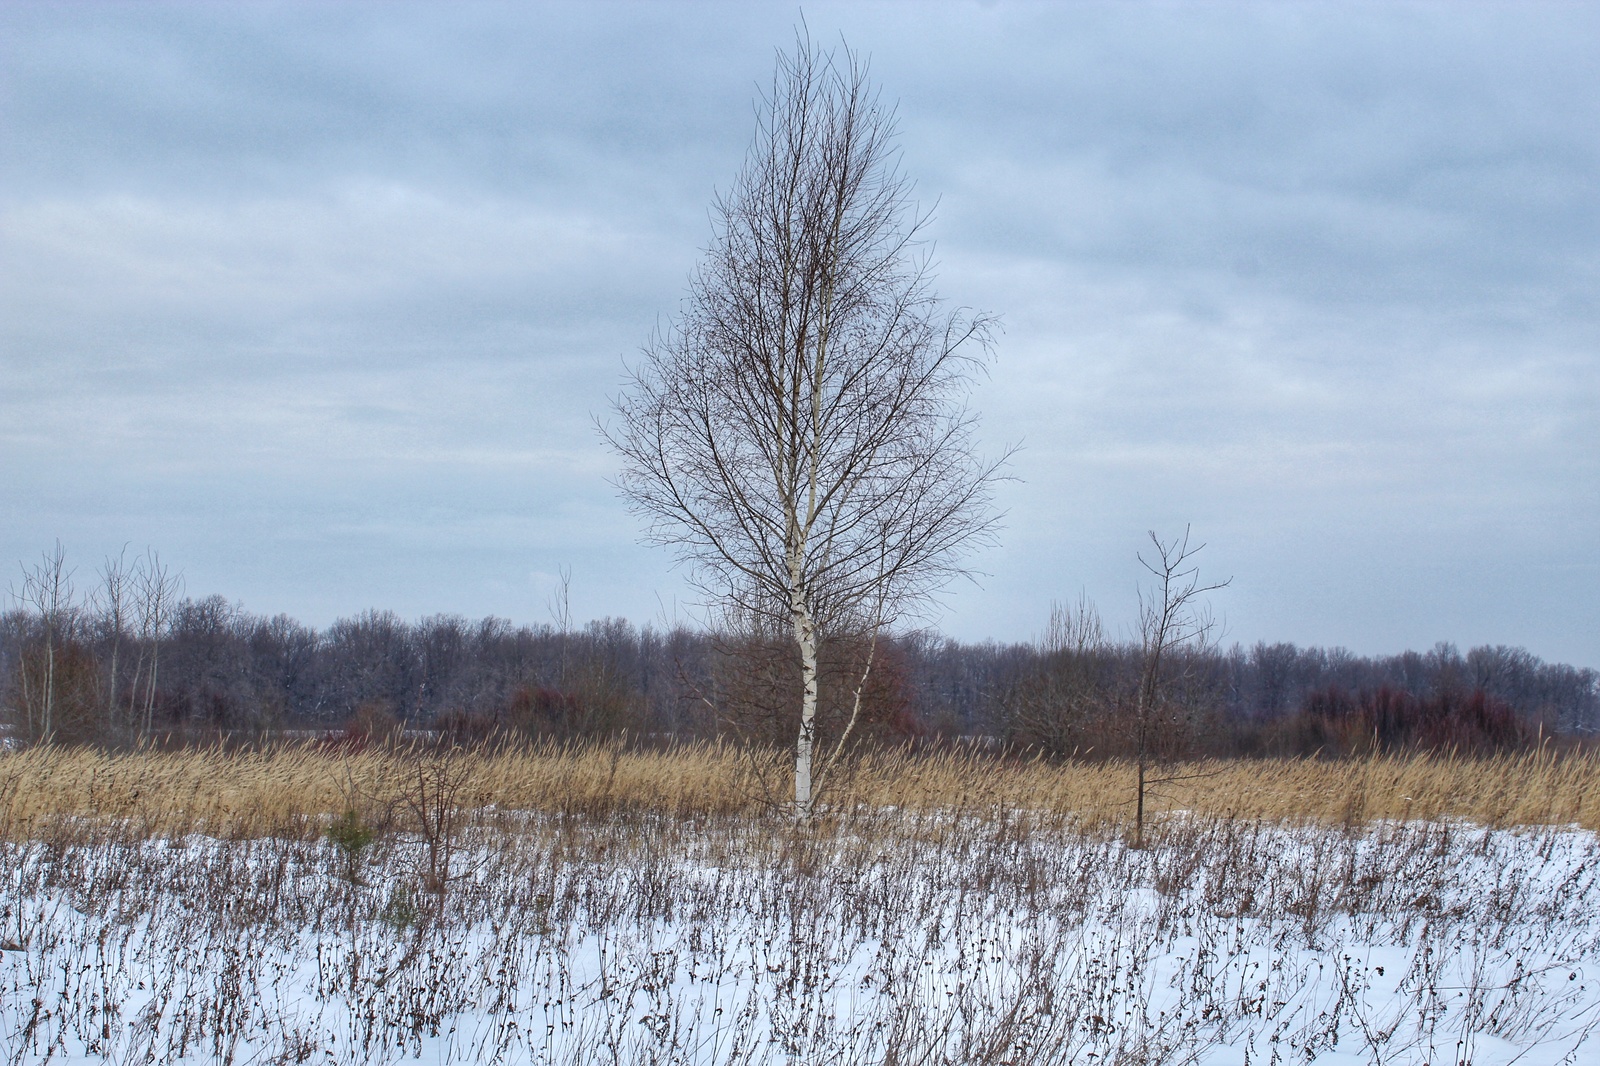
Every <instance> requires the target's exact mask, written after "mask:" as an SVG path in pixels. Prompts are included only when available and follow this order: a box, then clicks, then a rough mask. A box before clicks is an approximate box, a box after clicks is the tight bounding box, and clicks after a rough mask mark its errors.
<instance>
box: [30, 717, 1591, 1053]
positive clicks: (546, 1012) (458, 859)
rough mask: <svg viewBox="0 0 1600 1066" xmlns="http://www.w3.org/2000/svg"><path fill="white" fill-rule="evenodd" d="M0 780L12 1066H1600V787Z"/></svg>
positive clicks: (732, 761)
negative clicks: (591, 1065) (1152, 790)
mask: <svg viewBox="0 0 1600 1066" xmlns="http://www.w3.org/2000/svg"><path fill="white" fill-rule="evenodd" d="M1167 776H1168V777H1170V778H1175V780H1169V781H1167V782H1166V783H1165V784H1163V785H1162V786H1160V788H1159V789H1158V791H1157V794H1156V800H1157V803H1156V809H1157V811H1158V814H1157V815H1156V817H1155V818H1154V820H1153V824H1152V825H1151V827H1150V828H1149V831H1148V834H1147V839H1146V840H1145V842H1144V846H1143V847H1134V846H1131V843H1130V840H1129V836H1128V827H1127V824H1126V813H1127V809H1128V807H1129V802H1128V801H1129V800H1131V773H1130V771H1129V770H1128V768H1127V767H1125V766H1119V765H1114V764H1111V765H1100V766H1052V765H1047V764H1043V763H1037V762H1000V761H993V760H987V759H984V758H980V757H961V756H955V755H944V756H934V757H924V758H911V757H905V756H880V757H878V758H877V759H875V760H869V761H866V762H863V763H862V764H860V765H858V766H856V767H853V768H852V769H851V771H850V772H849V773H848V775H846V776H841V778H840V779H839V780H838V781H836V782H835V783H834V787H833V789H832V792H831V793H830V794H829V796H828V797H827V798H828V800H829V803H830V806H829V812H828V813H827V814H825V815H824V816H822V817H820V818H818V819H817V820H816V821H815V822H814V823H812V824H809V825H805V826H797V825H795V824H794V823H793V822H792V820H791V819H789V818H788V817H786V816H784V815H782V814H781V813H779V812H778V811H776V810H774V809H772V808H770V807H768V805H767V804H766V803H765V802H764V796H766V795H768V794H769V791H768V790H769V788H771V787H775V784H776V782H778V781H779V780H781V761H780V760H778V759H777V758H774V759H771V760H765V759H750V758H748V757H745V756H741V755H740V754H739V753H737V752H734V751H731V750H728V749H718V748H700V749H691V750H687V751H684V750H680V751H678V752H674V753H649V752H630V751H625V750H623V749H621V748H604V747H591V748H585V749H581V750H555V749H547V750H544V751H534V752H519V753H503V754H500V755H494V756H491V755H471V754H462V753H454V754H450V753H440V752H432V753H418V752H411V753H394V752H389V753H385V752H375V751H368V752H360V753H355V754H340V753H338V752H328V751H317V750H314V749H299V750H293V751H279V752H276V753H258V754H253V755H229V754H223V753H219V752H209V753H189V754H170V755H155V754H151V755H124V756H111V755H101V754H94V753H89V752H76V753H73V752H62V751H48V750H45V751H41V750H32V751H24V752H19V753H13V754H9V755H5V756H0V838H3V844H0V884H3V886H4V891H3V894H0V946H3V948H4V950H3V951H0V1055H3V1056H4V1058H5V1059H6V1061H9V1062H19V1063H20V1062H42V1061H51V1062H69V1063H76V1062H96V1063H98V1062H115V1063H129V1062H150V1063H166V1062H235V1063H249V1062H257V1063H276V1062H315V1063H357V1062H400V1061H406V1060H412V1059H416V1060H420V1061H423V1062H463V1063H467V1062H471V1063H479V1062H483V1063H488V1062H507V1063H523V1062H527V1063H546V1062H549V1063H588V1062H605V1063H671V1062H682V1063H746V1062H763V1063H764V1062H774V1063H777V1062H782V1063H805V1064H820V1063H842V1064H843V1063H878V1062H915V1063H963V1064H966V1063H985V1062H994V1063H1272V1062H1280V1063H1303V1062H1313V1061H1314V1062H1322V1063H1383V1064H1388V1063H1429V1064H1441V1063H1474V1064H1490V1063H1512V1062H1517V1063H1528V1064H1546V1063H1573V1064H1579V1063H1592V1062H1597V1061H1600V906H1597V904H1600V884H1597V881H1600V846H1597V844H1596V839H1595V833H1594V830H1595V827H1596V824H1597V815H1600V788H1597V785H1600V764H1597V762H1596V760H1595V759H1594V758H1593V757H1587V756H1584V757H1578V756H1573V757H1567V758H1552V757H1548V756H1545V757H1536V756H1529V757H1519V758H1509V759H1498V760H1488V761H1480V762H1467V761H1453V760H1448V759H1428V758H1416V759H1382V760H1371V761H1365V762H1357V763H1313V762H1255V763H1231V764H1214V765H1211V764H1199V765H1191V766H1186V767H1182V768H1179V769H1178V770H1177V771H1176V772H1173V773H1169V774H1168V775H1167Z"/></svg>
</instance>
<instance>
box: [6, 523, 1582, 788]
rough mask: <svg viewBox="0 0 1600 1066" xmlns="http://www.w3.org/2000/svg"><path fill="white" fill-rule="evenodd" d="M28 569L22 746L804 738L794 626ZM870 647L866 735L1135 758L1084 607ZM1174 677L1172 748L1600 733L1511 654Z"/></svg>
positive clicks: (1504, 745) (1209, 669)
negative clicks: (985, 630) (330, 611)
mask: <svg viewBox="0 0 1600 1066" xmlns="http://www.w3.org/2000/svg"><path fill="white" fill-rule="evenodd" d="M24 573H25V577H26V580H25V581H24V582H23V583H22V584H21V586H16V587H13V590H12V592H13V594H12V601H13V602H12V606H11V607H10V609H9V610H7V612H6V613H5V614H3V615H0V715H3V725H4V728H5V730H6V733H7V735H8V736H9V738H11V742H13V743H32V742H38V741H40V740H44V739H46V738H49V739H50V740H52V741H54V742H58V743H96V744H104V745H108V746H131V745H136V744H140V743H157V744H165V743H186V742H197V741H211V740H216V739H223V738H226V739H230V740H236V741H237V740H251V739H265V738H270V737H275V736H284V735H288V736H296V735H299V736H313V737H324V738H329V737H331V738H342V739H343V740H345V741H348V742H351V743H359V742H363V741H364V740H365V739H367V738H371V737H374V736H377V735H379V734H384V733H391V734H392V733H400V732H403V731H405V730H412V731H428V732H429V733H430V734H435V735H437V734H440V733H443V734H445V735H448V736H453V737H456V738H459V739H463V740H469V739H481V738H487V737H491V736H503V737H522V738H554V739H568V738H580V737H598V736H615V735H618V734H621V733H623V732H624V731H626V732H627V733H628V734H629V735H630V736H633V737H636V738H640V739H642V740H646V741H649V740H652V739H653V740H660V741H672V740H688V739H707V738H714V737H724V738H728V739H732V740H742V741H748V742H751V743H773V744H781V743H787V742H789V740H790V739H791V738H789V736H788V734H789V732H790V731H791V725H790V723H789V722H788V721H787V719H786V718H785V717H784V716H785V715H787V714H789V713H791V712H792V708H793V706H794V702H795V697H796V692H795V691H793V689H794V686H795V685H797V684H799V681H798V676H799V675H798V672H797V671H796V670H795V669H794V664H793V662H792V661H791V660H792V656H793V655H794V654H795V652H794V650H793V641H792V640H791V639H788V638H787V636H786V635H785V634H781V633H763V632H760V631H759V630H757V629H750V630H749V631H745V632H723V633H707V632H703V631H693V630H689V629H683V628H678V629H670V630H662V629H657V628H654V627H651V626H644V627H636V626H634V625H632V624H630V623H628V622H626V621H624V620H621V619H606V620H603V621H597V622H590V623H588V624H587V625H583V626H573V625H571V624H568V623H564V622H558V623H557V624H544V625H513V624H512V623H510V622H507V621H505V620H504V619H499V618H485V619H478V620H469V619H465V618H462V617H459V616H455V615H435V616H432V617H429V618H423V619H420V620H417V621H406V620H404V619H402V618H400V617H398V616H397V615H395V614H393V613H392V612H387V611H367V612H365V613H363V614H360V615H357V616H355V617H353V618H346V619H341V620H340V621H338V622H335V623H334V624H333V625H331V626H329V627H327V628H326V629H321V630H318V629H313V628H311V627H308V626H305V625H302V624H301V623H299V622H297V621H295V620H294V619H292V618H289V617H287V616H285V615H276V616H273V617H270V618H268V617H263V616H260V615H255V614H251V613H250V612H248V611H246V610H244V609H243V608H242V607H240V606H239V605H237V604H234V603H230V602H229V601H227V600H226V599H224V598H222V597H220V596H209V597H206V598H203V599H194V598H189V597H183V596H181V595H180V590H181V585H180V583H179V582H178V581H177V580H176V579H175V578H174V577H173V576H172V575H171V574H170V573H169V572H168V571H167V570H166V569H165V568H164V567H162V565H161V564H160V562H159V560H158V559H157V558H156V557H155V556H153V555H150V556H146V557H145V558H144V559H142V560H139V561H137V562H136V563H135V564H129V565H124V564H123V562H122V561H120V560H114V561H112V562H110V563H108V564H107V566H106V567H105V568H103V569H102V570H101V571H100V572H99V573H98V574H97V575H96V578H95V580H94V582H93V583H92V584H93V587H91V588H89V589H88V590H87V591H86V592H83V593H80V592H79V591H78V589H77V587H76V585H75V584H74V580H73V577H74V575H73V573H72V571H70V570H69V569H68V568H67V567H66V566H65V561H64V559H63V558H62V556H61V553H60V552H59V550H58V551H57V552H56V553H55V554H54V555H47V556H46V557H45V560H44V562H43V563H41V564H39V565H37V566H35V567H33V568H31V569H27V570H25V571H24ZM563 617H564V612H563ZM867 654H869V649H868V648H867V647H865V646H864V645H862V644H860V643H859V642H852V641H849V640H832V641H825V642H823V645H822V647H821V648H820V653H819V673H820V681H821V683H820V685H819V690H820V697H819V707H818V715H819V720H821V721H822V722H823V723H824V724H825V725H826V724H827V723H830V722H831V723H835V724H837V723H839V722H842V721H844V720H845V719H847V718H848V717H850V716H852V715H854V716H856V717H857V718H858V719H859V724H858V726H857V728H856V731H855V732H854V733H852V737H857V736H859V737H860V738H861V739H863V740H865V741H867V742H872V741H874V740H876V741H878V742H896V743H898V742H907V741H912V742H932V741H938V740H952V739H955V738H966V739H967V740H968V741H969V742H976V743H982V744H986V745H993V746H997V747H998V746H1004V745H1013V746H1016V747H1019V748H1028V749H1034V750H1038V751H1041V752H1044V753H1046V754H1049V755H1057V756H1077V757H1087V758H1096V757H1108V756H1119V755H1126V754H1128V752H1129V751H1130V750H1131V744H1132V739H1131V738H1132V733H1131V722H1132V718H1133V709H1134V706H1135V701H1136V700H1137V699H1138V698H1139V696H1138V693H1139V690H1140V676H1141V670H1142V669H1143V668H1144V666H1145V660H1144V658H1143V656H1142V654H1141V650H1140V648H1139V646H1138V644H1137V643H1135V642H1117V641H1114V640H1109V639H1106V638H1105V637H1104V635H1103V633H1102V632H1101V629H1100V627H1099V624H1098V620H1097V619H1095V618H1094V617H1093V616H1092V609H1085V608H1084V607H1083V605H1080V608H1079V610H1078V611H1077V612H1076V613H1075V612H1072V611H1058V612H1057V614H1056V616H1055V617H1054V618H1053V620H1052V622H1051V625H1050V626H1049V630H1048V632H1047V636H1046V638H1045V639H1044V640H1042V641H1040V642H1038V643H1036V644H1020V643H1016V644H1000V643H995V642H985V643H962V642H959V641H955V640H951V639H948V638H943V637H939V636H936V635H932V634H927V633H911V634H903V635H899V636H895V637H890V638H880V640H879V641H878V643H877V646H876V648H875V649H873V650H872V651H871V654H872V655H873V659H872V662H871V665H870V669H866V670H865V671H864V670H863V667H864V665H865V663H866V658H865V657H866V655H867ZM1164 670H1165V671H1166V673H1165V676H1164V678H1163V684H1162V689H1161V691H1162V697H1161V703H1160V706H1159V707H1158V708H1155V710H1154V712H1153V713H1154V717H1155V719H1156V723H1157V728H1156V729H1155V730H1154V731H1153V734H1152V735H1153V736H1154V737H1155V742H1156V743H1157V744H1158V745H1159V746H1160V747H1161V748H1162V750H1163V751H1164V752H1165V753H1166V754H1169V755H1182V754H1213V755H1252V754H1259V755H1268V754H1300V755H1312V754H1317V753H1322V754H1328V755H1335V754H1350V753H1359V752H1365V751H1387V750H1405V749H1413V748H1453V749H1456V750H1472V751H1484V750H1507V749H1517V748H1523V747H1527V746H1530V745H1532V744H1536V743H1540V742H1541V741H1542V740H1543V739H1544V738H1560V739H1561V740H1562V741H1563V742H1570V738H1581V737H1584V736H1587V735H1590V734H1593V733H1594V732H1595V731H1596V730H1597V729H1600V675H1597V673H1596V671H1594V670H1591V669H1579V668H1575V667H1572V666H1567V665H1563V664H1558V663H1546V662H1544V661H1542V660H1541V659H1539V658H1538V657H1537V656H1534V655H1532V654H1530V653H1529V652H1527V651H1525V650H1523V649H1520V648H1508V647H1503V646H1496V647H1487V646H1486V647H1479V648H1473V649H1471V650H1469V651H1467V652H1466V653H1465V654H1462V653H1461V652H1460V651H1458V649H1457V648H1455V647H1454V646H1453V645H1449V644H1439V645H1436V646H1435V647H1434V648H1433V649H1432V650H1430V651H1427V652H1423V653H1418V652H1411V651H1408V652H1404V653H1402V654H1399V655H1393V656H1383V657H1364V656H1358V655H1354V654H1352V653H1350V652H1348V651H1345V650H1343V649H1338V648H1335V649H1322V648H1300V647H1296V646H1295V645H1293V644H1266V643H1258V644H1256V645H1254V646H1253V647H1249V648H1245V647H1241V646H1238V645H1235V646H1233V647H1231V648H1228V649H1218V648H1214V647H1204V646H1202V647H1198V648H1196V647H1189V648H1183V649H1180V650H1178V651H1177V652H1176V653H1174V654H1173V655H1172V657H1171V658H1170V659H1169V660H1168V662H1167V663H1166V665H1165V666H1164ZM863 672H864V673H865V676H866V679H867V680H866V683H865V684H862V683H861V681H860V679H861V677H862V675H863ZM838 732H839V731H838V730H834V731H833V733H831V734H830V733H828V732H825V733H824V735H837V733H838Z"/></svg>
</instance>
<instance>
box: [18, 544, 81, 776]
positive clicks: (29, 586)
mask: <svg viewBox="0 0 1600 1066" xmlns="http://www.w3.org/2000/svg"><path fill="white" fill-rule="evenodd" d="M72 574H73V571H72V570H70V569H68V567H67V556H66V552H65V551H63V550H62V547H61V542H60V541H59V540H58V541H56V547H55V551H53V552H46V553H45V554H44V556H43V557H42V558H41V559H40V561H39V562H37V563H35V564H34V565H33V566H31V567H29V566H24V567H23V568H22V588H21V590H20V591H14V592H13V593H12V596H13V597H14V598H15V599H16V600H17V602H18V603H20V604H21V605H22V606H23V609H24V610H28V611H33V612H37V613H38V616H39V632H40V636H41V637H42V638H43V641H44V649H43V655H42V656H41V659H40V661H39V663H38V671H37V675H36V676H35V677H33V678H32V679H31V683H30V678H29V670H28V668H27V663H26V662H24V664H23V667H22V687H23V699H24V703H25V704H26V705H27V722H28V732H29V734H30V736H31V737H33V738H34V739H36V740H39V741H41V742H43V743H45V744H48V743H50V741H51V740H52V739H53V738H54V737H55V732H56V727H57V724H58V723H57V721H56V704H57V698H56V697H57V687H58V686H57V680H58V678H57V671H56V667H57V662H56V659H57V652H58V651H59V650H60V648H61V646H62V644H63V643H64V642H65V640H66V638H67V636H68V635H69V634H70V632H71V630H72V628H73V626H74V624H75V623H76V620H77V616H78V602H77V599H76V593H77V590H76V589H75V588H74V586H73V583H72ZM30 689H31V691H30Z"/></svg>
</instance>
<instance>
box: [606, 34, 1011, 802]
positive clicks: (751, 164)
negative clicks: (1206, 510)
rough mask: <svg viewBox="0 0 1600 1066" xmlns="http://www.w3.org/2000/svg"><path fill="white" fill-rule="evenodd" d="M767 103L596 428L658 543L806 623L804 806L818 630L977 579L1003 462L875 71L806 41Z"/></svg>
mask: <svg viewBox="0 0 1600 1066" xmlns="http://www.w3.org/2000/svg"><path fill="white" fill-rule="evenodd" d="M762 105H763V106H762V108H761V111H760V121H759V125H758V129H757V133H756V137H755V141H754V144H753V145H752V147H751V149H750V152H749V155H748V157H747V158H746V161H745V165H744V168H743V170H742V171H741V172H740V174H739V176H738V178H737V179H736V180H735V182H734V185H733V187H732V189H731V190H730V191H729V192H727V193H726V194H724V195H720V196H718V198H717V199H716V201H715V204H714V208H713V215H714V220H715V236H714V240H713V243H712V247H711V249H710V250H709V252H708V254H707V256H706V258H705V260H704V261H703V263H702V265H701V267H700V269H699V271H698V272H697V274H696V275H695V277H694V278H693V280H692V282H691V286H690V291H689V295H688V298H687V300H686V302H685V307H684V310H683V312H682V314H681V315H680V316H679V317H678V318H677V319H676V320H675V321H673V322H672V323H670V324H669V325H668V326H666V327H664V328H663V329H661V330H658V331H657V333H656V335H655V336H653V337H652V339H651V340H650V342H649V343H648V344H647V345H646V347H645V349H644V352H643V359H642V361H641V363H640V364H639V365H638V366H636V367H635V368H633V370H632V371H631V373H630V376H629V381H628V383H627V386H626V388H625V391H624V393H623V395H622V396H621V397H619V398H618V399H617V400H616V401H615V403H614V412H615V415H616V422H615V424H613V425H610V426H604V427H602V432H603V433H604V434H605V435H606V437H607V439H608V440H609V441H610V443H611V444H612V446H613V447H614V448H615V449H616V451H617V452H618V453H620V455H621V457H622V459H623V469H622V473H621V475H620V477H619V480H618V487H619V489H620V490H621V492H622V494H623V495H624V497H625V498H626V499H628V501H629V502H630V503H631V505H632V507H633V508H634V510H635V512H636V513H638V514H639V515H641V516H642V517H643V518H644V519H645V520H646V521H647V522H648V535H649V536H650V538H651V539H652V540H654V541H655V542H658V543H661V544H666V545H670V546H672V547H674V548H676V549H677V550H678V552H679V553H680V557H681V558H682V559H683V560H684V561H686V562H687V563H688V564H690V567H691V575H692V580H693V581H695V582H696V583H697V585H698V586H699V587H700V588H701V589H702V590H703V591H705V592H707V593H708V594H709V595H710V596H712V597H713V598H714V599H715V600H716V601H718V602H720V603H722V604H725V605H728V606H730V607H731V608H732V609H734V610H736V611H738V612H740V613H742V614H745V615H747V616H758V617H765V618H768V619H771V620H772V621H774V622H776V623H779V624H781V625H782V626H783V627H784V628H785V629H787V630H788V631H789V632H791V633H792V634H793V638H794V641H795V646H796V648H797V650H798V653H799V670H800V675H801V681H802V685H801V689H802V695H801V699H800V706H799V708H798V711H799V723H798V726H799V728H798V736H797V740H796V753H795V805H796V809H797V811H798V812H799V813H801V814H802V815H804V814H806V813H808V812H809V811H810V810H811V806H812V798H813V787H812V786H813V780H812V752H813V749H814V746H815V744H816V740H817V738H816V707H817V656H818V651H817V649H818V641H819V640H822V639H827V638H828V637H829V636H831V635H832V634H835V633H841V632H852V633H855V634H864V635H866V636H867V637H868V638H869V639H871V638H874V637H876V635H877V634H878V633H880V632H881V631H882V630H883V629H884V628H885V627H886V626H890V625H893V624H894V623H895V621H896V620H897V619H900V618H902V617H904V616H906V615H907V614H908V613H911V612H914V611H915V610H916V609H917V608H918V607H919V606H922V605H925V604H926V603H927V602H928V599H929V597H931V596H933V595H935V594H936V593H937V592H938V591H939V590H941V589H942V588H944V587H945V586H946V585H947V584H948V583H949V582H950V581H951V580H952V579H954V578H955V577H956V576H958V575H960V574H963V573H967V572H968V571H967V569H966V567H965V565H964V560H965V559H967V558H968V557H969V552H970V550H971V549H973V548H974V547H975V546H977V545H978V544H980V543H982V542H984V541H985V540H987V539H988V538H989V537H990V535H991V533H992V531H993V528H994V521H995V516H994V513H993V510H992V506H991V497H992V489H993V486H994V483H995V481H996V479H997V477H998V476H999V470H1000V464H1001V462H1003V459H1004V457H1003V456H1002V457H1001V459H999V460H994V461H989V462H985V461H983V460H980V459H979V458H977V456H976V454H975V451H974V439H973V438H974V430H975V420H974V415H973V414H972V413H971V411H970V410H969V409H968V407H967V406H966V398H967V395H968V390H969V388H970V385H971V382H972V378H973V375H974V372H975V371H977V370H978V369H980V368H981V366H982V365H983V362H984V360H985V358H986V357H987V354H988V351H989V338H990V331H991V325H992V323H991V321H990V319H989V318H987V317H986V316H984V315H981V314H977V315H975V314H970V313H966V312H962V311H950V310H947V309H946V308H945V307H944V305H943V304H941V302H940V301H939V299H938V297H937V296H936V295H935V294H934V292H933V290H932V285H931V276H930V264H929V260H928V257H927V254H926V249H925V246H924V245H923V243H922V241H921V234H922V232H923V230H924V228H925V226H926V224H927V223H928V221H929V216H928V215H927V214H923V213H919V212H918V210H917V209H916V207H915V206H914V204H913V203H912V200H911V192H912V187H911V184H910V182H909V181H908V180H907V179H906V178H905V177H904V176H903V175H902V174H901V172H900V170H899V156H898V152H897V150H896V148H895V132H896V123H895V117H894V114H893V109H892V108H891V107H888V106H885V105H884V104H883V103H882V102H881V99H880V97H879V95H878V93H877V91H876V90H875V89H874V88H873V87H872V86H871V84H870V82H869V80H868V77H867V69H866V64H865V62H864V61H863V60H862V59H860V57H858V56H856V55H855V54H854V53H852V52H850V51H849V49H848V48H845V47H841V48H840V49H839V50H838V51H836V52H825V51H823V50H821V49H819V48H818V47H817V46H815V45H814V44H812V42H811V41H810V40H809V39H808V38H805V37H803V36H802V37H801V38H800V39H799V40H798V41H797V42H796V47H795V49H794V51H793V52H792V53H790V54H786V55H781V56H780V57H779V60H778V65H777V70H776V73H775V75H774V78H773V82H772V86H771V89H770V91H769V92H768V93H767V94H765V96H764V98H763V101H762ZM869 662H870V659H869ZM869 669H870V667H869Z"/></svg>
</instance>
